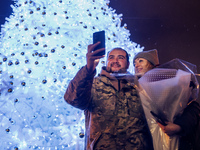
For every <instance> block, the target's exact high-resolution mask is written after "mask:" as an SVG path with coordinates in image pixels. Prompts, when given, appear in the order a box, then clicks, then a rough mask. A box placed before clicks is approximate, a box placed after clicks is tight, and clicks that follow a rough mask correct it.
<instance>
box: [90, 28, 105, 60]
mask: <svg viewBox="0 0 200 150" xmlns="http://www.w3.org/2000/svg"><path fill="white" fill-rule="evenodd" d="M99 41H100V42H101V43H100V44H99V45H97V47H95V49H94V51H95V50H97V49H100V48H105V31H104V30H103V31H99V32H94V33H93V44H95V43H97V42H99ZM102 55H105V50H104V51H103V52H100V53H97V54H96V56H102Z"/></svg>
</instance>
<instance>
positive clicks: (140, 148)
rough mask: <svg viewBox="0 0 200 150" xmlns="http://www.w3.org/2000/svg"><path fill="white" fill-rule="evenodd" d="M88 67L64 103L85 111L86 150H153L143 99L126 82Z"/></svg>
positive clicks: (70, 90) (78, 75) (79, 74)
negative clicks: (90, 70)
mask: <svg viewBox="0 0 200 150" xmlns="http://www.w3.org/2000/svg"><path fill="white" fill-rule="evenodd" d="M94 76H95V73H94V74H89V73H88V72H87V69H86V66H85V67H83V68H82V69H81V70H79V72H78V73H77V74H76V76H75V77H74V79H73V80H72V81H71V82H70V84H69V86H68V88H67V90H66V93H65V96H64V98H65V101H66V102H67V103H69V104H70V105H72V106H74V107H77V108H79V109H83V110H84V111H85V125H86V149H87V150H93V149H95V150H100V149H103V150H108V149H109V150H134V149H135V150H147V149H148V150H151V149H153V148H152V147H153V146H152V139H151V134H150V131H149V128H148V126H147V122H146V118H145V115H144V111H143V107H142V105H141V101H140V98H139V96H138V93H137V91H136V89H135V88H134V86H133V84H132V83H130V82H128V80H127V79H117V78H116V77H113V76H110V74H109V73H108V72H106V71H105V70H104V69H102V72H101V74H100V75H99V76H98V77H95V78H94Z"/></svg>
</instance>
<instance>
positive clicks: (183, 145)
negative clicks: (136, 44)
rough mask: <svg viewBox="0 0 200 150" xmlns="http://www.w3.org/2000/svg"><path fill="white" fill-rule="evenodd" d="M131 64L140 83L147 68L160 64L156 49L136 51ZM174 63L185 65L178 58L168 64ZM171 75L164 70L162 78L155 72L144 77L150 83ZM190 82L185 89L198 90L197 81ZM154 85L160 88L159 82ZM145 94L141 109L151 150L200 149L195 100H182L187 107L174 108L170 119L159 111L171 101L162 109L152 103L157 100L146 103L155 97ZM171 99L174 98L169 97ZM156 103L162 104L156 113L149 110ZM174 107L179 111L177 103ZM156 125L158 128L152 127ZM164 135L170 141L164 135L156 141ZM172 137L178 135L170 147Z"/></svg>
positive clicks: (148, 69) (199, 116) (199, 107)
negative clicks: (144, 117) (151, 138)
mask: <svg viewBox="0 0 200 150" xmlns="http://www.w3.org/2000/svg"><path fill="white" fill-rule="evenodd" d="M177 61H178V63H177ZM133 64H134V66H135V74H136V75H137V76H138V78H139V80H138V81H139V84H141V82H140V79H142V77H143V76H144V75H146V74H147V72H149V71H150V70H152V69H154V68H157V66H159V59H158V54H157V50H155V49H154V50H149V51H143V52H139V53H138V54H137V55H136V56H135V57H134V59H133ZM171 64H173V65H171ZM177 64H181V65H182V64H183V65H184V63H182V61H180V60H178V59H176V60H175V63H174V61H172V63H170V65H171V66H173V67H174V66H176V67H177ZM165 66H166V65H165ZM167 66H169V65H167ZM176 67H175V69H181V68H179V66H178V68H176ZM184 67H185V66H184ZM186 67H187V66H186ZM187 69H188V70H189V72H190V71H191V70H190V69H189V68H187ZM157 72H158V71H157ZM159 73H160V72H159ZM192 73H193V72H192ZM193 74H194V73H193ZM146 76H147V75H146ZM175 76H176V75H173V77H175ZM173 77H172V76H170V77H167V75H163V73H162V79H157V78H156V77H155V75H154V76H153V77H152V76H151V77H150V78H151V79H149V77H148V76H147V79H148V80H151V81H150V82H151V83H153V82H156V81H158V80H159V81H160V80H162V81H164V79H168V78H173ZM193 77H194V78H195V79H196V77H195V76H193ZM143 78H144V77H143ZM159 78H160V76H159ZM162 81H161V82H162ZM150 82H148V83H150ZM145 83H147V82H145ZM151 83H150V84H151ZM190 83H193V84H190V86H189V87H188V89H190V90H191V89H192V90H193V89H195V88H196V91H198V84H194V82H190ZM165 85H166V84H165ZM166 86H167V85H166ZM156 88H157V89H158V90H160V89H159V85H158V86H157V87H156ZM140 91H141V90H140ZM143 91H144V90H143ZM172 91H173V90H172ZM161 92H162V91H161ZM139 93H142V92H139ZM146 93H147V92H146ZM177 93H178V92H177ZM197 93H198V92H197ZM178 94H179V93H178ZM147 95H148V96H146V97H148V98H146V99H145V98H144V99H143V101H142V102H143V107H144V109H146V112H145V114H146V117H147V120H148V124H149V128H150V130H151V133H152V137H153V141H154V149H155V150H157V149H158V150H161V149H163V150H170V149H172V147H173V149H172V150H174V149H177V150H199V149H200V144H199V143H200V135H199V134H200V131H199V130H200V127H199V126H200V121H199V118H200V106H199V104H198V102H196V101H195V100H196V99H191V97H189V98H188V99H187V101H186V100H184V101H185V103H186V106H185V107H184V108H182V111H181V112H179V111H177V113H175V114H174V115H172V117H173V118H172V119H169V117H168V118H167V117H163V116H165V113H162V111H164V109H165V107H166V106H169V107H171V105H170V104H168V105H166V103H164V104H165V105H164V107H163V108H162V106H161V105H160V104H161V103H159V104H158V105H154V104H157V102H155V103H153V104H148V103H152V101H151V100H153V99H154V97H153V96H151V95H149V94H147ZM142 96H143V95H142V94H141V99H142ZM166 97H167V96H166ZM168 97H169V96H168ZM171 98H173V97H172V96H171ZM196 98H197V97H196ZM150 99H151V100H150ZM155 101H156V100H155ZM162 101H166V102H167V101H169V99H162ZM172 101H173V102H174V101H175V100H172ZM181 103H182V102H180V103H178V102H177V104H181ZM146 106H147V107H146ZM155 106H158V107H159V106H161V108H160V110H159V111H157V112H156V113H158V114H155V113H153V112H152V113H150V111H151V110H152V109H153V108H154V107H155ZM145 107H146V108H145ZM173 107H176V105H173ZM174 109H175V110H178V109H179V106H178V105H177V109H176V108H174ZM166 110H170V108H167V109H166ZM180 110H181V109H180ZM167 113H168V114H170V113H171V112H167ZM152 114H153V115H152ZM160 114H161V115H160ZM168 114H167V115H168ZM170 115H171V114H170ZM162 117H163V118H162ZM152 118H153V119H154V121H155V122H154V124H155V125H153V121H152ZM156 128H157V129H158V130H155V129H156ZM161 132H162V133H161ZM160 134H163V135H160ZM164 134H165V135H166V136H168V137H169V138H168V139H169V140H168V141H167V140H165V138H164V139H163V140H161V142H158V139H159V136H161V137H165V135H164ZM172 137H178V140H177V141H178V143H176V142H174V143H175V144H174V143H171V145H173V146H170V144H169V143H170V142H169V141H170V140H171V139H172ZM159 140H160V139H159ZM174 145H175V146H174Z"/></svg>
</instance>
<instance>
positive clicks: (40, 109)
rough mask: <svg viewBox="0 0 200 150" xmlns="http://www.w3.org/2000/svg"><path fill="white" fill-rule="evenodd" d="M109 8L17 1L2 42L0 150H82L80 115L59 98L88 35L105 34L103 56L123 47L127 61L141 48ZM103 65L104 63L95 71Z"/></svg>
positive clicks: (91, 1) (98, 0) (86, 0)
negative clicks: (130, 37) (111, 50)
mask: <svg viewBox="0 0 200 150" xmlns="http://www.w3.org/2000/svg"><path fill="white" fill-rule="evenodd" d="M108 4H109V1H108V0H15V4H14V5H12V6H11V7H12V9H13V13H12V15H10V17H9V18H6V22H5V24H4V25H2V32H1V38H0V135H1V137H0V148H1V149H11V150H12V149H20V150H23V149H24V150H27V149H44V150H46V149H48V150H50V149H52V150H53V149H71V150H79V149H80V150H82V149H83V147H84V114H83V111H81V110H78V109H76V108H73V107H71V106H70V105H68V104H67V103H66V102H65V101H64V98H63V96H64V93H65V90H66V88H67V85H68V83H69V81H70V80H71V79H72V78H73V77H74V75H75V74H76V72H77V71H78V70H79V69H80V68H81V67H82V66H84V65H85V64H86V58H85V56H86V53H87V45H89V44H91V43H92V33H93V32H96V31H101V30H105V31H106V51H109V50H110V49H112V48H114V47H122V48H124V49H126V50H127V51H128V53H129V54H130V57H131V58H130V60H132V58H133V56H134V55H135V53H137V52H139V51H142V49H143V48H140V46H139V45H137V44H136V43H134V42H132V41H130V39H129V36H130V33H129V30H127V29H126V24H125V25H121V20H122V15H121V14H120V15H118V14H116V13H115V10H114V9H112V8H111V7H109V5H108ZM131 64H132V63H131ZM103 65H105V58H104V59H102V60H101V62H100V64H99V66H98V68H97V72H99V71H100V67H102V66H103ZM130 68H133V67H132V66H131V67H130ZM130 72H131V69H130Z"/></svg>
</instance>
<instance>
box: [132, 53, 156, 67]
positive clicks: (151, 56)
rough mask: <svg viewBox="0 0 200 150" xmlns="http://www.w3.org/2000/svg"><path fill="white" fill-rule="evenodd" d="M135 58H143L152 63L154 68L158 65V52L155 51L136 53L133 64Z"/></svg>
mask: <svg viewBox="0 0 200 150" xmlns="http://www.w3.org/2000/svg"><path fill="white" fill-rule="evenodd" d="M137 58H144V59H146V60H148V61H149V62H150V63H152V64H153V65H154V66H157V65H159V59H158V52H157V50H156V49H153V50H148V51H143V52H139V53H137V54H136V55H135V57H134V58H133V63H134V62H135V60H136V59H137Z"/></svg>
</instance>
